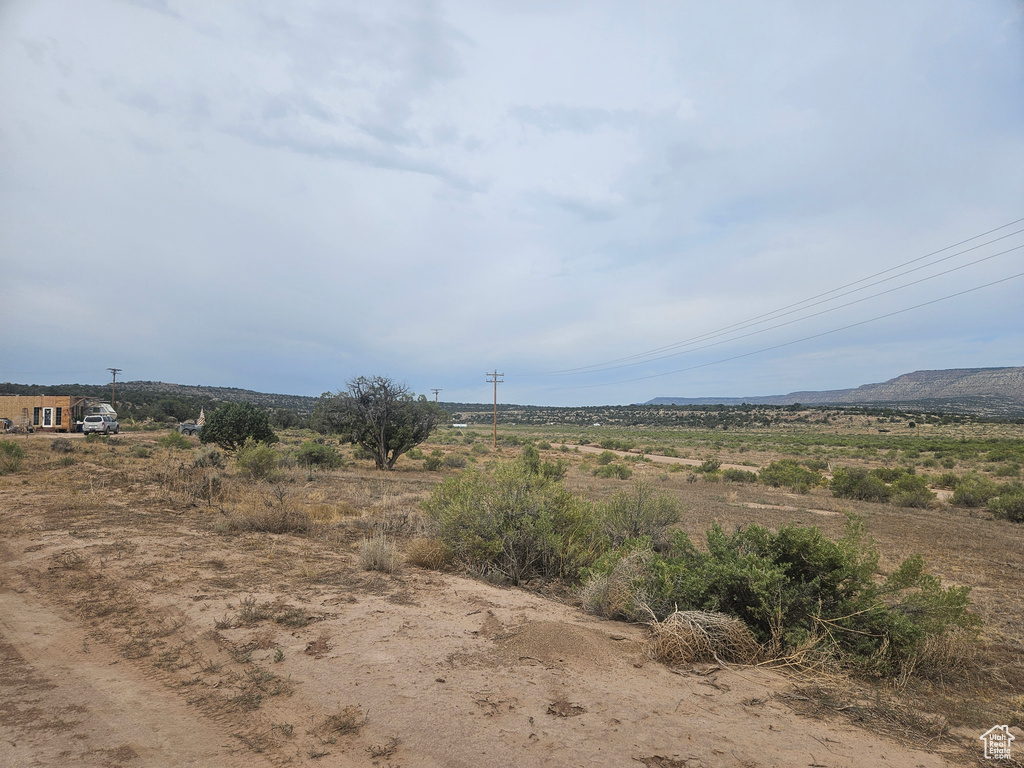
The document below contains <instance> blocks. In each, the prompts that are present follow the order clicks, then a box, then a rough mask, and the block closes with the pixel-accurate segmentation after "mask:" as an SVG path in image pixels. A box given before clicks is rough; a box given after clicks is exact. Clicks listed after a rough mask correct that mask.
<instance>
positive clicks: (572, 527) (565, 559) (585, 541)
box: [423, 456, 601, 584]
mask: <svg viewBox="0 0 1024 768" xmlns="http://www.w3.org/2000/svg"><path fill="white" fill-rule="evenodd" d="M423 509H424V511H425V512H426V513H427V515H428V516H429V517H430V518H431V519H432V520H433V521H434V522H435V523H436V524H437V525H438V527H439V532H440V539H441V541H442V542H443V543H444V545H445V546H446V547H447V548H448V550H449V551H450V552H451V554H452V558H453V560H454V561H456V562H458V563H460V564H462V565H463V566H465V567H467V568H469V569H470V570H472V571H475V572H477V573H479V574H481V575H484V576H487V575H488V574H496V575H498V576H500V577H501V578H504V579H507V580H509V581H511V582H513V583H515V584H518V583H520V582H522V581H524V580H527V579H531V578H534V577H538V576H539V577H563V578H575V577H576V576H577V575H578V573H579V571H580V569H581V568H583V567H585V566H587V565H589V564H590V563H591V562H592V561H593V559H594V558H595V557H596V556H597V554H598V552H599V551H600V546H601V536H600V530H599V527H598V524H597V521H596V520H595V519H594V515H593V514H592V512H591V508H590V505H589V504H588V503H587V502H586V501H585V500H583V499H581V498H579V497H577V496H574V495H573V494H571V493H569V492H568V491H566V490H565V489H564V488H562V486H561V484H560V483H559V481H557V480H552V479H550V478H548V477H545V476H544V475H543V474H541V472H540V471H538V469H537V468H536V467H535V466H534V464H533V462H531V461H530V460H529V457H526V456H523V457H520V458H519V459H517V460H516V461H513V462H505V463H502V464H499V465H498V466H496V467H495V468H494V470H493V471H492V472H490V473H487V474H485V473H483V472H480V471H478V470H476V469H468V470H465V471H463V472H461V473H459V474H458V475H457V476H455V477H450V478H448V479H447V480H445V481H444V482H443V483H441V484H440V485H439V486H437V487H436V488H435V489H434V491H433V492H432V493H431V495H430V498H428V499H427V500H426V501H425V502H424V503H423Z"/></svg>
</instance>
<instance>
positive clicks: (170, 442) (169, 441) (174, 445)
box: [156, 429, 192, 450]
mask: <svg viewBox="0 0 1024 768" xmlns="http://www.w3.org/2000/svg"><path fill="white" fill-rule="evenodd" d="M156 442H157V445H159V446H160V447H161V448H170V449H172V450H173V449H179V450H191V449H192V443H191V442H189V439H188V438H187V437H185V436H184V435H183V434H181V433H180V432H179V431H178V430H176V429H175V430H172V431H171V432H168V433H167V434H166V435H164V436H163V437H161V438H160V439H159V440H157V441H156Z"/></svg>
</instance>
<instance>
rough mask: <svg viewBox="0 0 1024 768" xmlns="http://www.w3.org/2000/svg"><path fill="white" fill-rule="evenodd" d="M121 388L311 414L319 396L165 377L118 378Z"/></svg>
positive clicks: (121, 389)
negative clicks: (170, 381)
mask: <svg viewBox="0 0 1024 768" xmlns="http://www.w3.org/2000/svg"><path fill="white" fill-rule="evenodd" d="M117 387H118V390H119V391H123V392H125V393H128V392H152V393H159V394H162V395H179V396H183V397H200V398H207V399H209V400H213V401H215V402H226V403H237V402H244V403H254V404H256V405H258V406H260V407H261V408H286V409H288V410H292V411H295V412H296V413H297V414H299V415H300V416H310V415H312V413H313V408H315V407H316V404H317V401H318V400H319V399H320V398H318V397H306V396H305V395H278V394H271V393H268V392H254V391H252V390H251V389H236V388H234V387H207V386H203V385H201V384H195V385H193V384H168V383H166V382H163V381H126V382H124V383H121V382H118V384H117Z"/></svg>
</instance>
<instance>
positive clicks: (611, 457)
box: [597, 451, 617, 467]
mask: <svg viewBox="0 0 1024 768" xmlns="http://www.w3.org/2000/svg"><path fill="white" fill-rule="evenodd" d="M616 458H617V456H616V455H615V454H614V453H612V452H611V451H601V453H599V454H598V455H597V463H598V464H600V465H601V466H602V467H604V466H607V465H608V464H611V463H612V462H613V461H615V459H616Z"/></svg>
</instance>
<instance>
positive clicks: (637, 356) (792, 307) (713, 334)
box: [544, 217, 1024, 376]
mask: <svg viewBox="0 0 1024 768" xmlns="http://www.w3.org/2000/svg"><path fill="white" fill-rule="evenodd" d="M1022 221H1024V217H1022V218H1019V219H1015V220H1014V221H1010V222H1007V223H1006V224H1003V225H1001V226H999V227H995V228H993V229H990V230H988V231H986V232H982V233H980V234H977V235H974V236H972V237H969V238H966V239H964V240H961V241H959V242H957V243H953V244H952V245H947V246H946V247H944V248H940V249H938V250H936V251H932V252H931V253H927V254H925V255H924V256H918V257H916V258H913V259H910V260H908V261H904V262H902V263H901V264H897V265H895V266H892V267H889V268H888V269H884V270H881V271H880V272H875V273H874V274H872V275H868V276H866V277H863V278H860V279H859V280H855V281H853V282H850V283H846V284H845V285H841V286H839V287H837V288H833V289H831V290H828V291H824V292H822V293H818V294H815V295H814V296H810V297H808V298H806V299H802V300H800V301H797V302H793V303H791V304H787V305H785V306H783V307H780V308H778V309H775V310H772V311H770V312H765V313H763V314H760V315H755V316H754V317H751V318H748V319H746V320H742V321H739V322H736V323H732V324H730V325H726V326H723V327H722V328H719V329H717V330H713V331H708V332H706V333H703V334H700V335H698V336H694V337H691V338H689V339H684V340H683V341H679V342H674V343H672V344H667V345H664V346H661V347H656V348H654V349H650V350H647V351H645V352H637V353H634V354H632V355H627V356H625V357H621V358H615V359H612V360H606V361H603V362H599V363H591V364H589V365H585V366H577V367H575V368H566V369H562V370H558V371H551V372H548V373H547V374H544V375H551V376H555V375H567V374H575V373H577V372H592V371H593V369H604V366H612V365H613V364H616V363H624V362H626V361H629V360H639V361H640V362H647V360H643V359H641V358H650V357H651V356H652V355H656V354H658V353H661V352H665V351H668V350H670V349H677V348H679V347H682V346H688V345H691V344H694V343H697V342H700V341H704V340H707V339H709V338H717V337H719V336H722V335H726V334H728V333H730V332H732V331H737V330H743V329H744V328H749V327H751V326H755V325H760V324H762V323H765V322H770V321H771V320H772V319H776V318H778V317H784V316H786V315H789V314H793V313H794V312H799V311H801V310H803V309H810V308H811V307H814V306H819V305H820V304H824V303H827V302H829V301H834V300H835V299H839V298H842V297H843V296H847V295H850V294H851V293H856V292H858V291H861V290H865V289H867V288H870V287H872V286H874V285H880V284H881V283H884V282H888V281H889V280H895V279H897V278H899V277H902V276H904V275H907V274H910V273H911V272H915V271H919V270H921V269H924V268H926V267H928V266H934V265H935V264H939V263H942V262H944V261H948V260H949V259H951V258H955V257H956V256H961V255H963V254H965V253H968V252H970V251H973V250H977V249H978V248H983V247H985V246H987V245H991V244H992V243H995V242H998V241H1000V240H1005V239H1006V238H1008V237H1012V236H1014V235H1017V234H1020V233H1021V232H1024V229H1021V230H1017V231H1016V232H1011V233H1009V234H1006V235H1002V236H1000V237H997V238H994V239H993V240H990V241H988V242H986V243H981V244H979V245H975V246H972V247H971V248H967V249H964V250H963V251H960V252H959V253H955V254H951V255H949V256H944V257H943V258H941V259H937V260H936V261H934V262H932V263H931V264H928V265H922V266H920V267H915V268H914V269H912V270H907V271H906V272H903V273H900V274H898V275H893V276H891V277H888V278H886V279H885V280H881V281H878V282H875V283H871V284H869V285H865V286H862V287H860V288H856V289H854V290H851V291H847V292H846V293H840V291H844V290H846V289H847V288H852V287H853V286H857V285H860V284H861V283H866V282H867V281H869V280H872V279H874V278H876V277H880V276H882V275H886V274H889V273H890V272H894V271H896V270H899V269H901V268H903V267H906V266H909V265H911V264H915V263H917V262H920V261H923V260H925V259H929V258H931V257H933V256H936V255H938V254H940V253H944V252H946V251H948V250H950V249H952V248H957V247H959V246H961V245H964V244H965V243H969V242H971V241H973V240H977V239H978V238H981V237H985V236H986V235H990V234H992V233H994V232H998V231H999V230H1002V229H1006V228H1007V227H1011V226H1013V225H1014V224H1019V223H1020V222H1022ZM1011 250H1012V249H1011ZM837 293H840V295H838V296H832V294H837ZM826 296H832V298H829V299H825V298H824V297H826ZM816 299H822V300H821V301H815V300H816ZM811 302H815V303H813V304H812V303H811ZM787 310H789V311H787ZM813 316H814V315H811V316H810V317H813ZM655 359H661V358H655Z"/></svg>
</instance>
